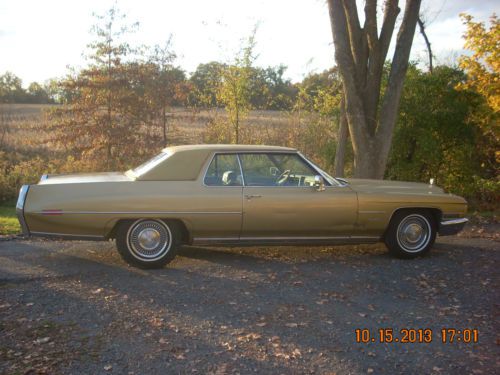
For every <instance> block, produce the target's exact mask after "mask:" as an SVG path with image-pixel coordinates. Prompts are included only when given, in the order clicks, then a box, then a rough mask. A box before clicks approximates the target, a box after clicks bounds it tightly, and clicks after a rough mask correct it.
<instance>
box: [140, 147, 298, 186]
mask: <svg viewBox="0 0 500 375" xmlns="http://www.w3.org/2000/svg"><path fill="white" fill-rule="evenodd" d="M163 152H164V153H167V154H168V157H167V158H165V160H163V161H161V162H159V163H158V164H156V165H155V166H154V167H152V168H151V169H150V170H148V171H147V172H145V173H143V174H141V175H139V176H136V179H137V180H140V181H187V180H196V179H197V178H198V176H199V175H200V172H201V169H202V167H203V165H205V163H206V162H207V159H208V158H209V157H210V156H211V155H213V153H214V152H293V153H295V152H297V150H296V149H294V148H289V147H280V146H263V145H258V146H254V145H186V146H172V147H167V148H164V149H163Z"/></svg>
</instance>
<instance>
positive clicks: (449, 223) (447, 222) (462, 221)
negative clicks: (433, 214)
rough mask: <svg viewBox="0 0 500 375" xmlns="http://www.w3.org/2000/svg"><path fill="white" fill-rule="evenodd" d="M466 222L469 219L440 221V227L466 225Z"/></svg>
mask: <svg viewBox="0 0 500 375" xmlns="http://www.w3.org/2000/svg"><path fill="white" fill-rule="evenodd" d="M467 222H469V219H467V218H465V217H463V218H461V219H453V220H444V221H441V225H444V226H446V225H457V224H466V223H467Z"/></svg>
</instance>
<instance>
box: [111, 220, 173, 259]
mask: <svg viewBox="0 0 500 375" xmlns="http://www.w3.org/2000/svg"><path fill="white" fill-rule="evenodd" d="M180 238H181V236H180V233H179V230H178V229H177V227H176V226H175V225H174V224H168V223H166V222H164V221H162V220H155V219H139V220H136V221H125V222H122V223H120V224H119V227H118V230H117V232H116V247H117V249H118V252H119V253H120V255H121V256H122V258H123V259H124V260H125V261H126V262H127V263H128V264H130V265H131V266H135V267H139V268H161V267H163V266H164V265H166V264H167V263H170V262H171V261H172V260H173V259H174V258H175V256H176V254H177V251H178V248H179V246H180Z"/></svg>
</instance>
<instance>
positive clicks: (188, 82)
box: [0, 61, 301, 110]
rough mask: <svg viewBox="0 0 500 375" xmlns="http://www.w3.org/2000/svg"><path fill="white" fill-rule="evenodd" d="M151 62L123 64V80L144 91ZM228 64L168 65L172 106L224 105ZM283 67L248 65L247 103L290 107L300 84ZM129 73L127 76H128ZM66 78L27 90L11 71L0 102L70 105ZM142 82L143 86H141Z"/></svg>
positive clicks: (3, 80) (2, 80)
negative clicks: (222, 95)
mask: <svg viewBox="0 0 500 375" xmlns="http://www.w3.org/2000/svg"><path fill="white" fill-rule="evenodd" d="M151 64H152V63H151V62H150V61H149V62H143V63H141V62H134V63H130V64H122V65H121V67H122V68H123V69H122V73H123V77H122V78H124V79H126V80H128V81H129V82H131V81H135V82H134V85H135V89H137V90H138V91H139V92H141V91H143V92H145V91H147V87H146V83H147V82H148V81H150V80H148V77H146V76H145V75H148V74H150V75H151V76H150V77H149V78H150V79H154V78H155V77H154V75H153V74H154V72H155V70H156V71H158V69H151ZM227 68H228V64H224V63H221V62H216V61H213V62H209V63H206V64H200V65H198V67H197V69H196V70H195V71H194V72H193V73H192V74H190V75H189V76H188V74H187V73H186V72H185V71H184V70H183V69H181V68H180V67H175V66H172V67H169V69H168V77H167V82H165V83H166V84H167V85H170V86H171V89H172V98H171V101H170V104H171V105H173V106H183V107H196V108H213V107H221V108H222V107H224V106H225V105H224V103H223V102H222V101H221V100H219V98H218V97H217V88H218V87H219V86H220V84H221V82H222V79H223V71H225V70H226V69H227ZM286 69H287V68H286V66H284V65H280V66H277V67H267V68H261V67H251V69H250V74H249V92H250V98H249V100H250V104H251V106H252V108H255V109H271V110H290V109H292V107H293V104H294V103H295V101H296V99H297V94H298V92H299V87H300V85H301V83H295V84H294V83H292V82H291V81H290V80H289V79H287V78H285V72H286ZM138 72H139V73H140V74H141V75H142V77H141V78H140V79H138V78H139V77H138V76H137V73H138ZM127 76H128V77H127ZM63 81H65V79H60V80H58V79H51V80H48V81H47V82H45V83H43V84H40V83H38V82H32V83H31V84H30V85H29V86H28V88H27V89H25V88H24V87H23V82H22V79H21V78H19V77H18V76H16V75H15V74H13V73H11V72H5V73H4V74H3V75H1V76H0V103H33V104H50V103H59V104H71V102H72V100H73V98H74V92H72V91H71V90H68V89H67V87H66V88H65V87H63V85H62V83H63ZM141 83H143V85H142V86H141Z"/></svg>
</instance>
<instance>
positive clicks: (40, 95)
mask: <svg viewBox="0 0 500 375" xmlns="http://www.w3.org/2000/svg"><path fill="white" fill-rule="evenodd" d="M27 101H28V102H30V103H37V104H47V103H50V98H49V94H48V93H47V91H45V88H44V87H42V86H41V85H40V84H39V83H38V82H32V83H30V85H29V86H28V92H27Z"/></svg>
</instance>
